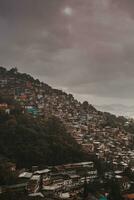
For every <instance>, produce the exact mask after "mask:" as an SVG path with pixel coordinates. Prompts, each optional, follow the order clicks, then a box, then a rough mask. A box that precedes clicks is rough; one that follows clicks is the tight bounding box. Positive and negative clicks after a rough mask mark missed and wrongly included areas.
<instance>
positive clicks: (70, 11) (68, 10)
mask: <svg viewBox="0 0 134 200" xmlns="http://www.w3.org/2000/svg"><path fill="white" fill-rule="evenodd" d="M62 13H63V14H64V15H65V16H72V14H73V9H72V8H71V7H69V6H66V7H65V8H64V9H63V10H62Z"/></svg>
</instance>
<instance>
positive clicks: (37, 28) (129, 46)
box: [0, 0, 134, 105]
mask: <svg viewBox="0 0 134 200" xmlns="http://www.w3.org/2000/svg"><path fill="white" fill-rule="evenodd" d="M0 65H3V66H7V67H10V66H17V68H18V69H19V70H20V71H21V72H26V73H30V74H32V75H34V76H35V77H38V78H40V79H41V80H43V81H44V82H46V83H48V84H50V85H51V86H53V87H55V88H62V89H63V90H65V91H67V92H69V93H73V94H74V95H75V97H77V98H78V99H79V100H88V101H89V102H90V103H92V104H114V103H122V104H129V105H132V104H134V0H0Z"/></svg>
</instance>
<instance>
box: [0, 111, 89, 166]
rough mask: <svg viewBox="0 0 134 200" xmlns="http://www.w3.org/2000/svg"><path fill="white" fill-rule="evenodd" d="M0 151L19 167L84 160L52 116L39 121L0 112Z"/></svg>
mask: <svg viewBox="0 0 134 200" xmlns="http://www.w3.org/2000/svg"><path fill="white" fill-rule="evenodd" d="M13 112H14V113H13ZM0 152H1V154H2V156H4V157H5V158H7V159H9V160H10V161H13V162H15V163H16V164H17V166H18V167H20V168H22V167H28V168H30V167H31V166H33V165H39V166H45V165H55V164H63V163H68V162H77V161H81V160H84V158H85V159H86V156H85V154H84V153H83V152H82V150H81V148H80V146H79V145H78V144H77V143H76V142H75V140H74V139H73V138H72V137H71V135H70V134H68V133H67V131H66V129H65V127H64V125H63V124H62V123H61V121H60V120H58V119H57V118H55V117H52V118H50V119H48V120H46V121H44V122H40V121H39V120H37V119H33V118H32V117H29V116H27V115H24V114H16V113H15V111H12V113H11V114H10V115H7V114H2V113H0Z"/></svg>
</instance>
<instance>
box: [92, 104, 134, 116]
mask: <svg viewBox="0 0 134 200" xmlns="http://www.w3.org/2000/svg"><path fill="white" fill-rule="evenodd" d="M95 107H96V108H97V109H98V110H101V111H102V112H110V113H113V114H115V115H119V116H126V117H131V118H134V106H127V105H122V104H109V105H100V106H98V105H96V106H95Z"/></svg>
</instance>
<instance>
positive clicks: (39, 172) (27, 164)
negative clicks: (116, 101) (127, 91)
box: [0, 67, 134, 200]
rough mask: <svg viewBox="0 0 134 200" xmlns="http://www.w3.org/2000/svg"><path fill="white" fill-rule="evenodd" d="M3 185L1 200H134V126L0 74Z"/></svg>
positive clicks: (27, 79) (12, 73) (19, 76)
mask: <svg viewBox="0 0 134 200" xmlns="http://www.w3.org/2000/svg"><path fill="white" fill-rule="evenodd" d="M0 185H1V186H0V195H1V196H0V197H1V198H0V199H9V196H10V197H11V194H12V195H13V199H15V198H16V199H26V198H27V199H100V200H101V199H109V200H110V199H113V200H116V199H118V200H120V199H126V200H127V199H134V121H133V119H126V118H124V117H116V116H114V115H111V114H109V113H104V112H100V111H98V110H96V109H95V108H94V107H93V106H92V105H90V104H89V103H88V102H86V101H85V102H83V103H80V102H79V101H77V100H76V99H74V97H73V96H72V95H71V94H66V93H65V92H63V91H61V90H57V89H53V88H51V87H50V86H49V85H47V84H45V83H43V82H40V81H39V80H37V79H36V80H35V79H34V78H33V77H31V76H30V75H27V74H24V73H19V72H18V71H17V69H16V68H12V69H10V70H7V69H5V68H3V67H0ZM115 188H116V189H115ZM115 190H116V191H117V192H116V191H115ZM14 195H16V196H14Z"/></svg>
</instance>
